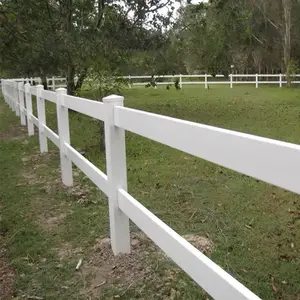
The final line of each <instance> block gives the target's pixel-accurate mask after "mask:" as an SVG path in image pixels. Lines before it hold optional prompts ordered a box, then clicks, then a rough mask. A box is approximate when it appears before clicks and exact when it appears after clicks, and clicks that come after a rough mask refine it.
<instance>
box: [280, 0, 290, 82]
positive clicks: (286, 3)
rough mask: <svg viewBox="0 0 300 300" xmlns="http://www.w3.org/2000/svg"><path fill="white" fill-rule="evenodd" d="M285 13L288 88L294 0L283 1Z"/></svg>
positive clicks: (284, 49)
mask: <svg viewBox="0 0 300 300" xmlns="http://www.w3.org/2000/svg"><path fill="white" fill-rule="evenodd" d="M282 5H283V13H284V29H283V30H284V33H283V58H284V66H285V73H286V81H287V86H291V70H290V64H291V27H292V20H291V19H292V18H291V15H292V0H282Z"/></svg>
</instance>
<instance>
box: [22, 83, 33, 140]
mask: <svg viewBox="0 0 300 300" xmlns="http://www.w3.org/2000/svg"><path fill="white" fill-rule="evenodd" d="M24 87H25V101H26V109H27V129H28V135H29V136H32V135H34V127H33V122H32V99H31V94H30V91H29V89H30V84H29V83H26V84H25V86H24Z"/></svg>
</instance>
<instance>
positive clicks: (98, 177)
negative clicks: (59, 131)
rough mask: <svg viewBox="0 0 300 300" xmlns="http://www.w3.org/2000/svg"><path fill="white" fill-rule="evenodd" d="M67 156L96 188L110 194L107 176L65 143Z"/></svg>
mask: <svg viewBox="0 0 300 300" xmlns="http://www.w3.org/2000/svg"><path fill="white" fill-rule="evenodd" d="M64 145H65V147H66V154H67V156H68V157H69V158H70V159H71V161H72V162H73V163H74V164H75V165H76V166H77V167H78V168H79V169H80V170H81V171H82V172H83V173H84V174H85V175H86V176H87V177H88V178H90V180H91V181H93V182H94V183H95V184H96V186H97V187H98V188H99V189H101V190H102V191H103V192H104V193H105V194H106V195H107V193H108V184H107V176H106V174H104V173H103V172H102V171H100V170H99V169H98V168H97V167H96V166H94V165H93V164H92V163H91V162H90V161H89V160H87V159H86V158H85V157H84V156H83V155H81V154H80V153H79V152H78V151H77V150H75V149H74V148H73V147H72V146H71V145H69V144H67V143H65V144H64Z"/></svg>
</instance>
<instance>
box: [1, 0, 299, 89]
mask: <svg viewBox="0 0 300 300" xmlns="http://www.w3.org/2000/svg"><path fill="white" fill-rule="evenodd" d="M176 3H177V6H178V5H181V6H180V8H179V10H178V12H177V13H175V6H176V5H175V4H176ZM162 8H163V9H162ZM299 17H300V1H299V0H239V1H236V0H210V1H208V2H199V3H198V4H191V2H190V1H187V2H185V3H183V2H181V1H180V0H163V1H162V0H118V1H115V0H41V1H35V0H26V1H21V0H1V1H0V22H1V28H0V51H1V61H0V67H1V72H2V73H3V72H5V73H6V75H7V76H40V77H41V78H42V79H43V82H44V83H45V78H46V76H51V75H65V76H66V77H67V82H68V92H69V93H70V94H72V93H74V91H75V90H76V88H80V86H81V84H82V82H83V81H84V79H85V78H86V76H87V75H88V74H89V73H90V72H103V73H107V74H124V75H128V74H132V75H134V74H166V73H171V74H172V73H173V74H174V73H199V72H207V73H212V74H216V73H223V74H228V73H230V72H233V71H235V72H239V73H254V72H255V73H256V72H258V73H274V72H277V73H278V72H287V74H288V75H289V74H291V73H293V72H296V70H297V65H298V61H299V58H300V54H299V51H298V49H299V43H300V39H299V37H300V18H299ZM75 76H78V78H79V79H78V81H77V82H76V83H75V81H74V78H75Z"/></svg>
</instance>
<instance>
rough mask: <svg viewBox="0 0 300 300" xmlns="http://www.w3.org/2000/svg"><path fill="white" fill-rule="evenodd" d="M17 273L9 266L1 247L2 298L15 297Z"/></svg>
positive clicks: (0, 289)
mask: <svg viewBox="0 0 300 300" xmlns="http://www.w3.org/2000/svg"><path fill="white" fill-rule="evenodd" d="M14 280H15V275H14V273H13V271H12V270H11V269H10V268H9V265H8V262H7V259H6V257H5V254H4V250H3V249H2V250H1V249H0V300H8V299H11V298H12V297H13V287H14Z"/></svg>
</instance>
